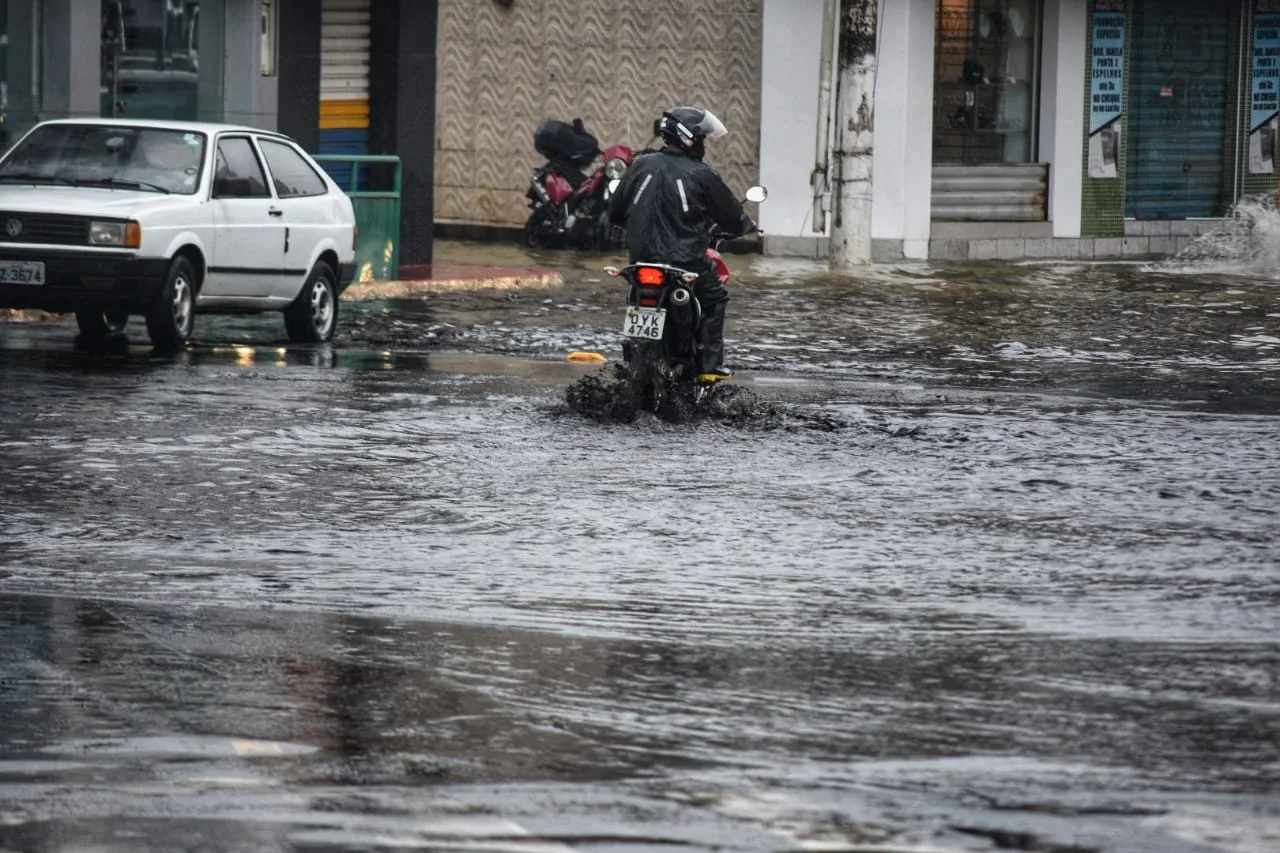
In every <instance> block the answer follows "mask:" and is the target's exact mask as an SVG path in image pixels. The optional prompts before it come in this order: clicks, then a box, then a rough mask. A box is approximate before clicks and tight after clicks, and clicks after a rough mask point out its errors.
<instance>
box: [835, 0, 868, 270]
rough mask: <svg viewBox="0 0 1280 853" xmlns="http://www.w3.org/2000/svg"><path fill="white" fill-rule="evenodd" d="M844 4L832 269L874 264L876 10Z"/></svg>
mask: <svg viewBox="0 0 1280 853" xmlns="http://www.w3.org/2000/svg"><path fill="white" fill-rule="evenodd" d="M878 2H879V0H840V52H839V54H840V55H839V61H840V74H839V77H838V79H837V86H838V89H837V97H836V140H835V144H836V168H837V175H836V182H835V195H836V198H835V204H834V205H833V206H834V208H835V221H834V222H833V223H832V226H831V267H832V269H837V270H849V269H853V268H854V267H857V266H861V265H863V264H869V263H871V165H872V160H873V157H872V154H873V140H874V132H873V131H874V128H875V103H876V31H877V19H876V6H877V4H878Z"/></svg>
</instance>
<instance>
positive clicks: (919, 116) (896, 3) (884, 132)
mask: <svg viewBox="0 0 1280 853" xmlns="http://www.w3.org/2000/svg"><path fill="white" fill-rule="evenodd" d="M933 29H934V0H882V2H881V4H880V44H879V47H878V49H877V51H876V54H877V62H876V114H875V160H874V165H873V166H872V170H873V171H872V192H871V237H872V239H875V240H902V241H903V244H902V251H903V254H904V255H905V256H906V257H908V258H927V257H928V256H929V211H930V206H931V204H932V169H933V66H934V50H933Z"/></svg>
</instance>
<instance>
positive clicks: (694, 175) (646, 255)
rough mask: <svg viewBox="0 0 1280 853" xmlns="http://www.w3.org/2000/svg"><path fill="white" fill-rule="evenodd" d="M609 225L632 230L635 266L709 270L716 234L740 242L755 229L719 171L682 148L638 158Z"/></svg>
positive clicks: (612, 205) (613, 206) (617, 196)
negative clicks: (710, 249)
mask: <svg viewBox="0 0 1280 853" xmlns="http://www.w3.org/2000/svg"><path fill="white" fill-rule="evenodd" d="M609 221H610V222H611V223H612V224H614V225H617V226H621V227H624V228H626V230H627V251H628V253H629V255H630V258H631V263H633V264H634V263H638V262H642V261H650V262H653V263H665V264H670V265H671V266H676V267H681V268H683V269H689V270H698V269H701V268H702V267H704V266H706V262H707V248H708V246H710V245H711V231H712V230H713V229H714V230H717V231H724V232H726V233H727V234H729V235H731V236H734V237H740V236H742V235H743V234H746V233H748V232H750V231H752V230H754V229H755V223H753V222H752V221H751V218H750V217H749V216H747V215H746V213H744V212H743V210H742V205H741V204H739V203H738V199H737V198H736V197H735V196H734V194H733V193H732V192H731V191H730V190H729V188H728V187H727V186H726V185H725V183H724V181H723V180H722V179H721V178H720V175H719V174H718V173H717V172H716V170H715V169H713V168H711V167H710V166H708V165H707V164H706V163H703V162H702V161H700V160H694V159H693V158H692V157H689V156H688V155H686V154H685V153H684V152H683V151H681V150H680V149H678V148H673V147H670V146H668V147H666V148H662V149H660V150H658V151H655V152H653V153H650V154H643V155H641V156H639V157H637V158H636V159H635V161H634V162H633V163H632V164H631V167H630V168H628V169H627V173H626V174H625V175H624V176H623V177H622V183H621V185H620V186H619V187H618V191H617V192H616V193H615V194H614V196H613V198H611V199H610V200H609Z"/></svg>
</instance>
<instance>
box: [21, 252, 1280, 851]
mask: <svg viewBox="0 0 1280 853" xmlns="http://www.w3.org/2000/svg"><path fill="white" fill-rule="evenodd" d="M441 251H442V252H446V253H452V255H454V256H456V258H457V259H460V260H472V261H478V260H481V259H483V260H486V261H487V262H492V263H507V264H510V263H518V264H522V265H529V264H532V263H537V264H539V265H554V266H557V267H558V268H560V269H562V270H564V273H565V279H566V280H565V284H564V285H563V286H561V287H554V288H550V289H540V290H529V291H520V292H504V291H486V292H461V291H459V292H448V293H437V294H432V295H430V296H428V297H426V298H424V299H422V300H406V301H395V302H386V301H384V302H362V303H348V304H345V305H344V306H343V310H344V312H345V314H344V316H343V318H342V320H341V321H340V323H341V325H340V331H339V337H338V339H337V341H336V342H335V343H334V344H333V345H332V346H325V347H317V348H306V347H297V346H292V345H287V344H285V343H284V340H285V336H284V333H283V327H282V324H280V323H279V320H278V318H275V317H264V318H244V319H235V318H231V319H228V318H217V319H213V318H205V317H202V318H200V319H199V320H198V321H197V325H196V336H197V344H196V345H195V346H193V347H192V348H190V349H189V350H188V351H187V352H184V353H182V354H181V355H179V356H176V357H160V356H156V355H153V354H152V353H151V351H150V349H149V348H148V347H147V346H145V335H143V334H142V332H141V329H140V328H134V326H131V329H133V332H134V339H133V341H132V343H131V345H130V346H128V347H127V348H122V349H117V350H116V351H113V352H86V351H81V350H78V349H77V348H76V347H75V346H74V345H73V342H72V337H73V332H74V323H73V322H62V323H44V324H39V323H17V322H15V323H7V324H5V323H0V387H2V388H3V397H2V398H0V399H2V400H3V402H2V403H0V520H2V521H0V719H3V720H4V722H3V723H2V724H0V851H5V853H7V851H76V853H80V851H94V853H99V851H111V853H115V852H116V851H139V850H156V851H160V850H172V849H190V850H237V851H240V850H244V851H250V850H254V851H256V850H273V851H274V850H279V851H348V850H351V851H354V850H379V851H381V850H393V849H394V850H405V849H409V850H430V851H462V850H468V851H514V853H526V852H527V853H541V851H600V853H632V851H658V850H662V851H670V850H689V851H798V850H825V851H962V850H964V851H969V850H977V851H992V850H1030V851H1053V853H1091V851H1126V853H1127V851H1145V852H1146V853H1205V851H1230V853H1266V851H1274V850H1280V796H1278V795H1280V634H1278V630H1280V558H1278V556H1277V555H1278V554H1280V543H1278V539H1280V536H1278V535H1277V534H1278V533H1280V468H1277V465H1276V463H1275V458H1274V457H1275V455H1276V452H1277V449H1280V417H1278V416H1280V274H1277V273H1275V272H1274V270H1275V267H1274V266H1270V267H1265V266H1260V265H1258V264H1256V263H1241V262H1224V261H1222V260H1221V259H1219V260H1216V261H1215V260H1197V261H1195V262H1187V261H1184V262H1181V263H1166V264H1159V265H1141V264H1130V265H1082V264H1064V263H1051V264H1040V265H1032V264H1023V265H1017V264H1013V265H1011V264H993V265H982V264H969V265H956V266H951V267H948V266H936V265H928V266H925V265H902V266H884V267H874V268H872V269H871V270H869V271H867V273H866V274H865V275H863V276H861V277H858V278H856V279H849V278H845V277H840V276H835V275H832V274H830V273H827V272H826V271H825V269H824V267H823V266H822V265H820V264H818V263H816V262H802V261H791V260H781V259H771V258H761V257H746V256H735V257H732V258H731V259H730V262H731V267H732V268H733V270H734V272H735V274H736V275H737V276H738V278H737V280H736V281H735V282H734V283H733V284H731V292H732V294H733V301H732V302H731V304H730V309H729V325H728V332H727V338H728V359H727V360H728V362H729V365H730V366H731V367H733V368H734V369H735V370H736V371H738V376H737V378H736V379H735V385H737V386H740V387H741V388H742V389H743V393H744V394H749V395H750V396H751V398H752V399H754V400H757V401H758V404H757V405H756V406H755V407H753V408H752V409H751V410H750V411H747V412H739V413H737V416H735V417H733V418H723V419H717V418H709V419H706V420H702V421H700V422H698V423H694V424H687V425H671V424H666V423H662V422H659V421H655V420H653V419H651V418H649V417H647V416H642V417H641V418H639V419H637V420H636V421H635V422H633V423H627V424H618V423H602V422H598V421H596V420H593V419H591V418H589V417H584V416H582V414H580V413H578V412H575V411H573V410H571V409H570V408H569V407H568V406H567V405H566V404H565V392H566V389H567V388H569V387H570V386H571V384H572V383H574V382H576V381H578V380H580V379H581V378H582V377H584V376H588V375H591V374H593V373H595V372H596V371H598V370H599V369H600V368H599V367H598V366H596V365H590V364H572V363H567V362H566V361H565V360H564V359H565V354H566V353H568V352H570V351H573V350H588V351H598V352H601V353H603V354H604V355H606V356H607V357H609V358H610V359H616V358H617V357H618V356H619V353H620V340H619V335H618V334H617V328H618V327H619V324H620V322H621V320H620V318H621V306H622V304H623V291H622V289H621V286H620V285H619V284H618V283H617V281H616V280H614V279H610V278H608V277H606V276H604V275H603V274H601V273H600V272H599V268H600V266H602V265H603V263H606V262H608V261H609V260H611V259H609V258H601V257H591V256H573V255H566V256H557V255H546V256H540V257H538V258H534V259H529V258H527V257H525V256H523V255H520V254H519V253H517V252H516V250H514V249H511V248H507V247H477V246H468V245H463V244H452V245H447V246H443V247H441ZM449 259H452V258H449ZM134 325H135V326H136V325H137V321H136V320H135V321H134Z"/></svg>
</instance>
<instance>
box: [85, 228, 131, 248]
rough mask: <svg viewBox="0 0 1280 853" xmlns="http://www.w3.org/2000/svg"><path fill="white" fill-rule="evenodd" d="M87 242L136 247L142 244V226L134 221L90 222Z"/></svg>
mask: <svg viewBox="0 0 1280 853" xmlns="http://www.w3.org/2000/svg"><path fill="white" fill-rule="evenodd" d="M89 242H90V243H92V244H93V245H95V246H118V247H120V248H122V249H136V248H138V247H139V246H141V245H142V226H141V225H139V224H138V223H136V222H90V223H89Z"/></svg>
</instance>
